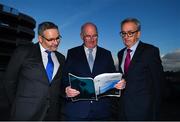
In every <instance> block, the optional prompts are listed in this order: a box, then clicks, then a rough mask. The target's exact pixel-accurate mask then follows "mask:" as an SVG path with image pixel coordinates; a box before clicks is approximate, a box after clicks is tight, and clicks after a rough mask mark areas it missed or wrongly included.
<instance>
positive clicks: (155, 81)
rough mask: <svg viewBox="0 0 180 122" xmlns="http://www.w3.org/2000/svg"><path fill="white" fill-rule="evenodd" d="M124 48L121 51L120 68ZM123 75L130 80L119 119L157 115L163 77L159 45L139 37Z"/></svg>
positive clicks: (123, 96)
mask: <svg viewBox="0 0 180 122" xmlns="http://www.w3.org/2000/svg"><path fill="white" fill-rule="evenodd" d="M125 49H126V48H124V49H122V50H121V51H120V52H119V53H118V59H119V68H120V69H119V71H120V72H122V69H121V63H122V59H123V54H124V50H125ZM124 78H125V80H126V82H127V83H126V88H125V89H124V90H123V92H122V96H121V97H120V105H121V106H120V109H121V114H120V119H123V120H154V119H157V116H158V113H159V107H160V97H161V82H162V79H163V68H162V65H161V59H160V56H159V49H158V48H157V47H154V46H152V45H149V44H145V43H143V42H141V41H140V42H139V44H138V46H137V49H136V51H135V53H134V56H133V58H132V60H131V63H130V66H129V69H128V72H127V74H124Z"/></svg>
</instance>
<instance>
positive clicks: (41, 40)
mask: <svg viewBox="0 0 180 122" xmlns="http://www.w3.org/2000/svg"><path fill="white" fill-rule="evenodd" d="M38 41H39V43H41V44H42V42H43V39H42V37H41V36H38Z"/></svg>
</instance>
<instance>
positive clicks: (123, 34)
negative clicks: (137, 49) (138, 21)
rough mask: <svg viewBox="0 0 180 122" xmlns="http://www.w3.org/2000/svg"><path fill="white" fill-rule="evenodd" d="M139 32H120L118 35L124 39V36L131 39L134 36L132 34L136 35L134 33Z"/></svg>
mask: <svg viewBox="0 0 180 122" xmlns="http://www.w3.org/2000/svg"><path fill="white" fill-rule="evenodd" d="M138 31H139V30H136V31H133V32H131V31H129V32H124V31H121V32H120V35H121V36H122V37H123V38H124V37H125V36H126V35H127V36H128V37H133V36H134V34H135V33H136V32H138Z"/></svg>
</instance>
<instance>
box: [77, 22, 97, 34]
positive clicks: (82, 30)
mask: <svg viewBox="0 0 180 122" xmlns="http://www.w3.org/2000/svg"><path fill="white" fill-rule="evenodd" d="M87 25H92V26H94V27H95V29H96V32H97V33H98V29H97V26H96V25H95V24H94V23H92V22H86V23H84V24H83V25H82V26H81V34H84V28H85V27H86V26H87Z"/></svg>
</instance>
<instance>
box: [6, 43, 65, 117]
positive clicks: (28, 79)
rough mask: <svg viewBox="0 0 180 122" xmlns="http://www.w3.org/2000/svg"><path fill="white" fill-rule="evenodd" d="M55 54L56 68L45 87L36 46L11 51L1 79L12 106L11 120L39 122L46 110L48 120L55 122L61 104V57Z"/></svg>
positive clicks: (45, 78)
mask: <svg viewBox="0 0 180 122" xmlns="http://www.w3.org/2000/svg"><path fill="white" fill-rule="evenodd" d="M55 55H56V57H57V59H58V61H59V63H60V67H59V69H58V71H57V73H56V75H55V77H54V78H53V80H52V82H51V84H49V81H48V77H47V74H46V70H45V68H44V66H43V62H42V56H41V52H40V47H39V44H38V43H37V44H32V45H26V46H20V47H19V48H17V49H16V50H15V52H14V54H13V56H12V58H11V60H10V62H9V65H8V67H7V69H6V74H5V79H4V85H5V88H6V91H7V94H8V98H9V101H10V104H11V107H12V110H11V119H13V120H43V119H44V117H45V116H46V115H47V114H46V113H47V111H48V115H49V116H52V117H53V118H52V119H55V120H57V119H58V118H57V117H58V116H59V115H58V114H59V109H60V106H61V104H62V103H61V102H60V101H62V100H60V99H61V98H60V94H61V92H60V81H61V77H62V67H63V65H64V61H65V57H64V56H63V55H62V54H60V53H58V52H55ZM50 112H53V114H51V113H50Z"/></svg>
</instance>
